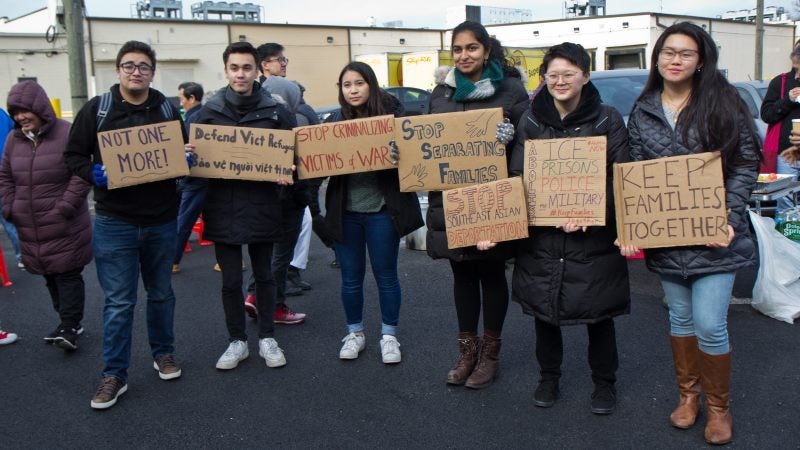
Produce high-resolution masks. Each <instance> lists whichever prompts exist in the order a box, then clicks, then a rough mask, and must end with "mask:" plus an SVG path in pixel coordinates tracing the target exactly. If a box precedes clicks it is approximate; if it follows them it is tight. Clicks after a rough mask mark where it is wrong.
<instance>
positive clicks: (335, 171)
mask: <svg viewBox="0 0 800 450" xmlns="http://www.w3.org/2000/svg"><path fill="white" fill-rule="evenodd" d="M294 131H295V136H296V140H297V158H298V160H299V164H298V165H297V177H298V178H299V179H301V180H304V179H307V178H319V177H327V176H330V175H344V174H348V173H358V172H371V171H373V170H384V169H394V168H395V166H394V165H393V164H392V162H391V159H390V158H389V141H391V140H392V139H394V116H377V117H368V118H365V119H355V120H346V121H343V122H333V123H323V124H321V125H312V126H309V127H299V128H295V129H294Z"/></svg>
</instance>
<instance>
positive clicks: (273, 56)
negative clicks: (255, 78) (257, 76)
mask: <svg viewBox="0 0 800 450" xmlns="http://www.w3.org/2000/svg"><path fill="white" fill-rule="evenodd" d="M283 50H284V48H283V46H282V45H281V44H278V43H275V42H268V43H266V44H261V45H259V46H258V58H259V67H260V69H261V72H262V73H263V74H262V78H261V80H260V81H261V82H263V81H264V79H265V78H269V77H285V76H286V66H288V65H289V58H287V57H285V56H284V55H283Z"/></svg>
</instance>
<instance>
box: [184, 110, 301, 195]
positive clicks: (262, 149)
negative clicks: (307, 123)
mask: <svg viewBox="0 0 800 450" xmlns="http://www.w3.org/2000/svg"><path fill="white" fill-rule="evenodd" d="M189 141H190V142H191V143H192V144H194V145H195V150H194V151H195V153H196V154H197V157H196V158H195V161H194V165H193V166H192V170H191V175H192V176H193V177H201V178H232V179H237V180H253V181H278V180H279V179H291V178H292V163H293V161H294V132H292V131H290V130H272V129H264V128H247V127H230V126H223V125H208V124H196V123H193V124H191V126H190V128H189Z"/></svg>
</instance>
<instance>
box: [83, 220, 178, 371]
mask: <svg viewBox="0 0 800 450" xmlns="http://www.w3.org/2000/svg"><path fill="white" fill-rule="evenodd" d="M175 230H176V225H175V221H174V220H172V221H170V222H167V223H165V224H163V225H155V226H149V227H137V226H135V225H131V224H129V223H127V222H123V221H121V220H117V219H114V218H111V217H108V216H103V215H100V214H98V215H97V217H96V218H95V222H94V238H93V241H92V249H93V250H94V258H95V265H96V266H97V278H98V280H99V281H100V287H102V288H103V292H104V293H105V295H106V304H105V308H103V334H104V337H103V361H104V362H105V368H104V369H103V376H104V377H106V376H115V377H117V378H119V379H121V380H123V381H126V380H127V378H128V366H129V365H130V359H131V331H132V328H133V316H134V307H135V306H136V298H137V288H138V285H139V272H141V274H142V282H143V284H144V288H145V290H146V291H147V334H148V337H149V340H150V350H151V352H152V355H153V358H156V357H159V356H161V355H165V354H168V353H174V352H175V347H174V346H173V343H174V342H175V335H174V333H173V329H172V328H173V316H174V312H175V294H173V292H172V282H171V279H170V277H171V270H170V269H171V265H172V256H173V255H172V252H173V250H174V249H175Z"/></svg>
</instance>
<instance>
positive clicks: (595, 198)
mask: <svg viewBox="0 0 800 450" xmlns="http://www.w3.org/2000/svg"><path fill="white" fill-rule="evenodd" d="M522 176H523V179H524V181H525V189H526V193H527V199H528V201H527V203H528V220H529V222H530V224H531V225H536V226H561V225H564V224H565V223H567V222H568V221H571V222H572V223H575V224H578V225H605V223H606V137H605V136H591V137H577V138H565V139H532V140H529V141H526V142H525V167H524V170H523V174H522Z"/></svg>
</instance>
